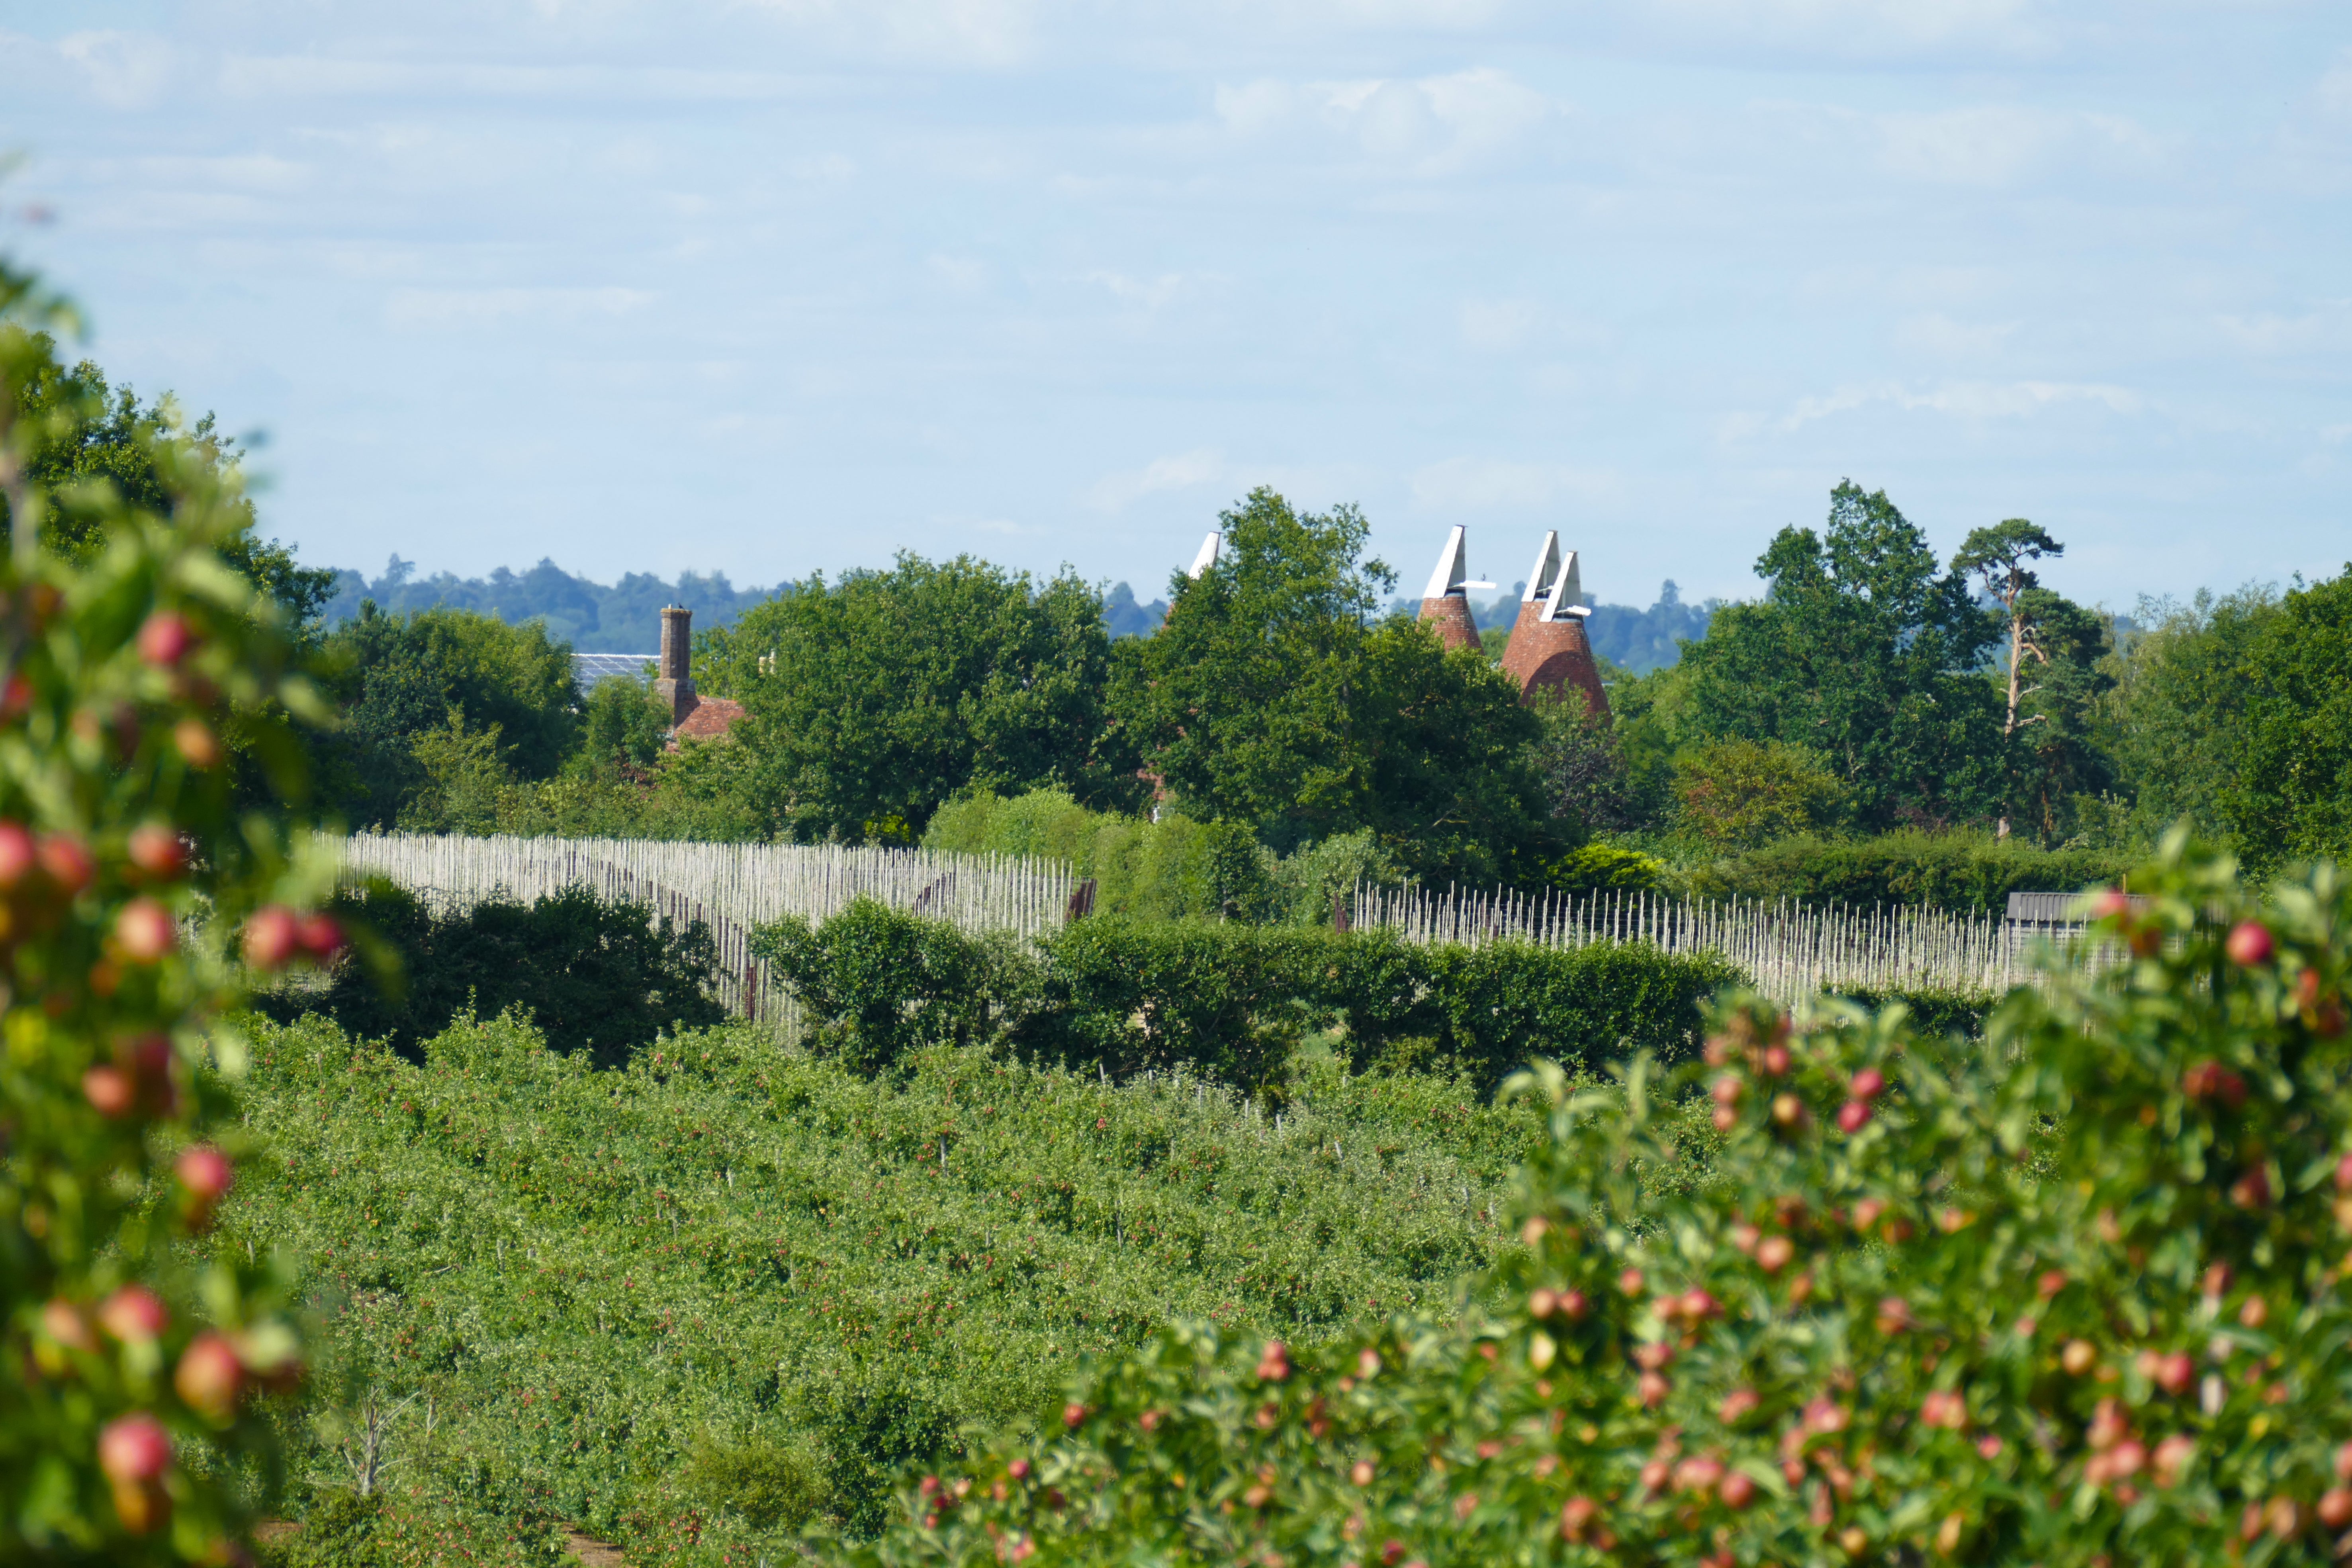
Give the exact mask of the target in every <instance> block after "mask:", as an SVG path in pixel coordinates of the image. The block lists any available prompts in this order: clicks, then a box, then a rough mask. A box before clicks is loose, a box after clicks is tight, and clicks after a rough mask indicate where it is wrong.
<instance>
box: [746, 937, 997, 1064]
mask: <svg viewBox="0 0 2352 1568" xmlns="http://www.w3.org/2000/svg"><path fill="white" fill-rule="evenodd" d="M751 951H752V952H754V953H756V954H757V955H759V956H760V957H762V958H765V959H767V960H768V961H769V962H770V963H772V964H774V965H775V971H776V977H777V978H778V979H780V980H782V982H783V983H784V984H787V985H789V986H791V987H792V989H793V994H794V995H796V996H797V997H798V998H799V999H800V1002H801V1005H803V1006H804V1007H806V1008H807V1009H808V1010H809V1011H810V1012H811V1013H813V1014H814V1015H815V1016H817V1017H818V1018H819V1019H820V1020H822V1024H821V1026H820V1027H819V1031H818V1037H817V1039H818V1044H819V1047H820V1048H824V1049H827V1050H829V1051H830V1052H831V1053H832V1054H834V1055H835V1056H837V1057H838V1058H840V1060H841V1063H842V1065H843V1066H844V1067H845V1068H848V1069H849V1070H850V1071H852V1072H854V1073H856V1074H858V1075H859V1076H861V1077H865V1078H872V1077H874V1076H875V1075H876V1074H877V1073H880V1072H884V1071H886V1070H887V1069H888V1068H892V1067H894V1066H896V1065H897V1064H898V1061H899V1060H900V1058H904V1057H906V1056H908V1055H909V1054H910V1053H912V1052H914V1051H916V1050H918V1049H920V1048H921V1047H925V1046H938V1045H947V1044H950V1043H952V1044H955V1045H965V1044H969V1043H970V1042H971V1040H972V1039H973V1038H974V1037H975V1036H978V1037H985V1036H986V1034H987V1030H988V1018H989V1008H990V1004H991V1002H992V1000H998V1005H1000V1006H1001V1005H1002V1002H1001V1000H999V998H1001V997H1002V995H1003V993H1004V992H1005V991H1006V990H1007V989H1008V985H1007V984H1006V972H1007V969H1008V966H1011V965H1013V964H1014V963H1016V960H1015V958H1014V956H1013V954H1012V953H1011V952H1010V951H1009V950H1008V949H1006V948H1004V947H1003V945H1001V944H999V943H996V942H990V941H989V940H987V939H985V938H981V937H973V936H968V935H966V934H965V933H964V932H962V931H960V930H958V929H957V928H956V927H954V926H952V925H950V924H949V923H948V922H946V921H929V920H924V919H922V918H920V917H919V916H916V915H911V914H908V913H906V912H904V911H903V910H894V909H891V908H890V907H889V906H888V905H887V904H882V903H878V902H877V901H875V900H872V899H859V900H856V901H854V902H853V903H851V904H850V906H849V907H848V908H847V909H845V910H842V911H841V912H840V913H839V914H837V915H835V916H834V917H833V918H832V919H830V920H828V921H825V922H824V924H823V925H822V926H815V927H812V926H811V925H810V924H809V922H808V921H805V920H803V919H802V918H801V917H799V916H797V915H793V916H788V917H786V918H785V919H784V920H782V921H779V922H777V923H776V924H775V925H772V926H764V927H762V928H761V930H760V931H759V932H758V933H757V934H756V935H754V936H753V938H752V941H751ZM1014 984H1017V982H1015V983H1014Z"/></svg>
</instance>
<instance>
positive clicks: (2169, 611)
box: [2098, 588, 2278, 853]
mask: <svg viewBox="0 0 2352 1568" xmlns="http://www.w3.org/2000/svg"><path fill="white" fill-rule="evenodd" d="M2277 613H2278V595H2276V594H2274V593H2273V592H2271V591H2269V590H2267V589H2260V588H2249V589H2245V590H2242V591H2241V592H2239V593H2235V594H2231V595H2226V596H2225V597H2222V598H2220V599H2216V598H2214V597H2212V596H2211V595H2208V594H2204V593H2200V594H2199V595H2197V596H2196V597H2195V598H2194V599H2192V600H2191V601H2189V603H2188V604H2186V605H2180V604H2175V603H2172V602H2171V601H2168V600H2159V601H2149V600H2142V601H2141V602H2140V604H2139V605H2138V607H2137V609H2136V610H2135V611H2134V612H2133V618H2134V619H2135V620H2137V622H2138V623H2139V626H2140V628H2141V629H2140V630H2138V631H2137V632H2136V633H2135V634H2133V636H2132V637H2130V638H2129V639H2128V641H2127V642H2126V644H2125V645H2124V646H2123V647H2122V648H2121V649H2119V651H2118V652H2117V653H2116V656H2115V657H2114V665H2113V672H2114V674H2115V676H2116V686H2115V688H2114V689H2112V690H2110V691H2109V692H2107V693H2106V694H2105V696H2104V697H2103V698H2102V699H2101V700H2100V703H2099V708H2098V712H2099V716H2100V718H2099V724H2098V739H2099V744H2100V746H2101V747H2102V749H2104V750H2105V752H2107V753H2108V754H2110V755H2111V756H2113V757H2114V758H2115V759H2116V771H2117V773H2118V776H2119V779H2120V782H2121V786H2122V788H2123V789H2124V791H2125V792H2126V798H2125V799H2124V800H2122V801H2121V802H2120V803H2119V805H2120V806H2121V809H2120V810H2119V811H2116V812H2115V813H2113V814H2112V816H2111V819H2110V820H2109V821H2108V822H2106V823H2105V825H2104V826H2103V827H2102V828H2101V829H2100V837H2101V838H2102V840H2103V841H2104V844H2105V847H2111V848H2114V849H2116V850H2119V851H2123V852H2125V853H2142V852H2145V851H2146V849H2147V847H2150V846H2152V845H2154V844H2155V843H2156V842H2157V840H2158V838H2159V837H2162V835H2163V834H2164V832H2165V830H2166V829H2167V828H2168V826H2171V825H2172V824H2173V823H2176V822H2187V823H2188V824H2189V826H2191V827H2192V828H2193V829H2195V830H2196V831H2197V832H2198V833H2200V834H2203V835H2207V836H2210V837H2217V838H2225V837H2229V836H2230V835H2231V828H2232V826H2234V813H2233V812H2232V810H2231V804H2230V795H2231V790H2232V789H2233V788H2234V787H2235V785H2236V784H2237V781H2238V778H2239V776H2240V774H2239V767H2240V763H2241V758H2242V747H2243V744H2244V736H2245V702H2246V696H2247V691H2248V683H2247V681H2246V680H2245V679H2244V676H2243V670H2244V668H2245V665H2246V661H2247V658H2248V657H2249V655H2250V654H2251V651H2252V647H2253V645H2254V642H2255V640H2256V639H2257V638H2258V637H2260V636H2261V634H2262V632H2263V628H2264V627H2265V626H2268V625H2269V623H2270V621H2271V619H2272V618H2273V616H2276V615H2277Z"/></svg>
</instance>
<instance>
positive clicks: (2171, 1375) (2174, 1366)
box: [2156, 1351, 2197, 1398]
mask: <svg viewBox="0 0 2352 1568" xmlns="http://www.w3.org/2000/svg"><path fill="white" fill-rule="evenodd" d="M2196 1381H2197V1363H2195V1362H2193V1361H2191V1360H2189V1355H2188V1352H2185V1351H2174V1352H2172V1353H2171V1354H2170V1355H2168V1356H2166V1357H2164V1358H2163V1359H2162V1360H2161V1361H2159V1362H2158V1363H2157V1366H2156V1385H2157V1386H2158V1388H2161V1389H2162V1390H2164V1392H2165V1393H2167V1394H2171V1395H2173V1396H2174V1397H2175V1398H2178V1397H2179V1396H2180V1395H2181V1394H2186V1393H2188V1392H2189V1384H2193V1383H2195V1382H2196Z"/></svg>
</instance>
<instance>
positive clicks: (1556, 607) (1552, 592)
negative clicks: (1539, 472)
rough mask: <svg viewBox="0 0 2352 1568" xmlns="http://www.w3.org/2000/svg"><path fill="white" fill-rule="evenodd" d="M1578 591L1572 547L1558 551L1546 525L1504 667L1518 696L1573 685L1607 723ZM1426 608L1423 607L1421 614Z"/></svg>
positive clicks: (1581, 593)
mask: <svg viewBox="0 0 2352 1568" xmlns="http://www.w3.org/2000/svg"><path fill="white" fill-rule="evenodd" d="M1583 596H1584V584H1583V583H1582V582H1581V581H1580V577H1579V574H1578V572H1577V563H1576V552H1575V551H1573V550H1571V551H1569V552H1566V553H1565V554H1562V553H1561V552H1560V548H1559V533H1558V532H1556V531H1547V532H1546V533H1545V534H1544V538H1543V543H1542V545H1541V546H1540V547H1539V548H1538V550H1537V552H1536V564H1535V570H1534V571H1533V572H1532V573H1530V574H1528V587H1527V592H1526V594H1525V595H1522V596H1521V598H1520V600H1519V618H1518V621H1517V624H1516V625H1514V626H1512V627H1511V641H1510V646H1509V647H1507V648H1505V649H1504V650H1503V673H1504V674H1506V675H1508V676H1512V677H1514V678H1515V679H1517V681H1518V683H1519V700H1521V701H1522V702H1526V701H1531V700H1533V699H1534V697H1535V694H1536V693H1537V692H1538V690H1549V691H1564V690H1567V689H1570V688H1573V689H1576V690H1578V691H1580V692H1582V693H1583V694H1584V701H1585V710H1586V712H1587V714H1588V715H1589V716H1590V717H1591V719H1592V720H1593V721H1595V722H1596V723H1606V722H1608V720H1609V693H1608V691H1607V689H1604V688H1603V687H1602V686H1601V667H1600V666H1599V665H1597V664H1595V663H1593V661H1592V643H1591V639H1590V638H1589V637H1586V636H1585V633H1584V617H1585V616H1589V615H1591V613H1592V612H1591V609H1590V608H1589V607H1588V606H1586V605H1583V604H1581V603H1580V600H1581V599H1582V598H1583ZM1428 613H1429V612H1428V611H1427V610H1426V609H1423V612H1422V614H1423V616H1427V615H1428Z"/></svg>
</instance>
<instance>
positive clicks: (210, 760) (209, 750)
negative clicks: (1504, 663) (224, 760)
mask: <svg viewBox="0 0 2352 1568" xmlns="http://www.w3.org/2000/svg"><path fill="white" fill-rule="evenodd" d="M172 744H173V745H174V746H176V747H178V748H179V752H180V755H181V756H183V757H184V758H186V759H187V763H188V766H190V767H192V768H202V769H210V768H216V767H218V766H220V760H221V743H220V737H219V736H217V735H215V734H214V733H213V731H212V727H211V726H210V725H208V724H206V723H205V721H203V720H201V719H183V720H181V721H179V723H177V724H175V725H173V728H172Z"/></svg>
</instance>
